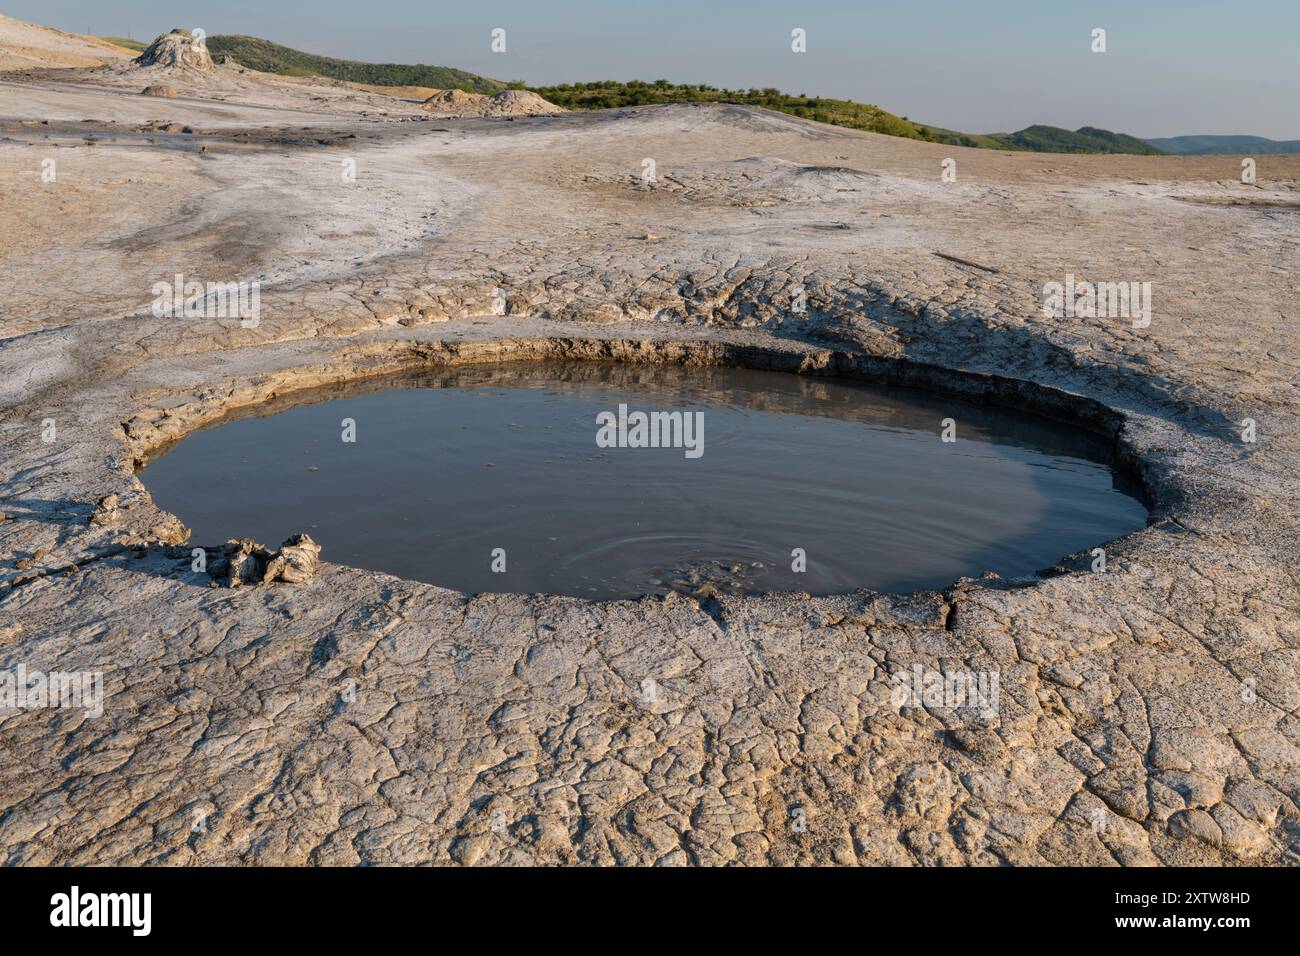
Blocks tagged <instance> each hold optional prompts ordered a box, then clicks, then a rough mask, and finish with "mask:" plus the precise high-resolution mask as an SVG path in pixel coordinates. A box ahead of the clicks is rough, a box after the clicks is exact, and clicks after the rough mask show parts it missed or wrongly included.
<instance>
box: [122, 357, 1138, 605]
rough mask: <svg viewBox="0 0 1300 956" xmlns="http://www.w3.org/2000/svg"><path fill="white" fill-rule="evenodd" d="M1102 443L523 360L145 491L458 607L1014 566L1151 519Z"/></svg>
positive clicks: (849, 388)
mask: <svg viewBox="0 0 1300 956" xmlns="http://www.w3.org/2000/svg"><path fill="white" fill-rule="evenodd" d="M620 405H625V406H627V409H628V411H629V412H635V411H638V410H640V411H645V412H654V411H660V412H673V411H678V412H683V413H686V414H687V415H693V413H696V412H699V413H701V416H700V417H699V418H696V419H694V420H695V421H700V422H702V425H703V431H702V435H703V441H702V444H701V445H699V446H697V447H699V448H701V449H702V454H700V455H699V457H692V456H691V455H688V451H689V449H687V448H684V447H659V448H654V447H648V448H633V447H603V448H602V447H599V446H598V443H597V433H598V431H599V426H598V423H597V416H598V415H599V414H600V413H602V412H612V413H615V414H617V411H618V408H619V406H620ZM945 418H952V419H953V420H954V421H955V423H956V434H957V441H955V442H951V443H945V442H943V441H942V440H941V438H940V432H941V430H942V424H941V423H942V421H943V420H944V419H945ZM345 419H351V420H352V421H354V422H355V439H356V440H355V441H354V442H348V441H344V440H343V439H344V431H345ZM685 420H686V418H685V416H683V421H685ZM692 437H698V436H691V435H689V433H687V434H685V435H683V438H692ZM1108 451H1109V443H1108V442H1107V441H1106V440H1105V439H1104V438H1102V437H1100V436H1097V435H1093V434H1091V433H1088V432H1084V431H1082V430H1079V429H1076V428H1073V427H1070V426H1066V425H1063V424H1060V423H1057V422H1053V421H1050V420H1047V419H1044V418H1040V417H1037V416H1033V415H1029V414H1024V413H1020V412H1016V411H1012V410H1008V409H1001V408H990V407H984V406H977V405H973V404H965V403H961V402H958V401H955V400H952V399H949V398H945V397H940V396H936V395H933V394H929V393H925V392H919V391H912V390H898V389H885V388H881V387H877V386H871V385H867V384H863V383H859V382H853V381H846V380H838V379H813V378H805V377H800V376H796V375H789V374H783V373H777V372H760V371H753V370H746V369H729V368H689V369H683V368H678V367H663V366H623V365H617V364H613V363H567V364H556V363H546V364H530V363H519V364H515V365H505V366H497V367H493V368H490V369H488V368H482V367H478V368H475V367H471V368H460V369H455V370H442V371H439V372H436V373H428V372H425V373H421V374H419V375H411V376H404V377H402V378H385V379H376V380H370V381H366V382H362V383H354V384H352V385H349V386H345V387H341V388H338V389H334V390H327V391H315V392H307V393H299V394H295V395H293V396H289V397H287V398H284V399H280V400H278V401H276V402H272V403H270V404H267V405H263V406H258V407H256V408H255V409H252V410H249V411H246V412H244V413H243V415H242V416H241V417H237V418H227V419H224V420H223V421H222V422H219V423H217V424H216V425H214V426H213V427H210V428H208V429H207V430H204V431H201V432H198V433H196V434H194V435H191V436H189V437H187V438H185V439H184V440H182V441H181V442H179V443H178V444H177V445H176V446H174V447H173V448H172V449H171V450H170V451H169V452H167V453H165V454H163V455H162V456H161V457H159V458H158V459H157V460H156V461H154V462H153V463H152V464H150V465H149V466H148V467H147V469H146V470H144V471H143V472H142V473H141V479H142V480H143V481H144V483H145V485H146V486H147V487H148V489H149V491H150V492H151V494H152V495H153V497H154V499H155V501H156V502H157V503H158V504H159V505H160V506H162V507H164V508H167V509H168V510H170V511H172V512H173V513H175V514H177V515H178V516H179V517H180V518H181V520H183V521H184V522H186V523H187V524H188V525H189V526H190V527H191V528H192V529H193V532H194V533H193V537H192V541H193V542H194V543H196V544H207V545H210V544H214V543H217V542H221V541H224V540H226V539H227V538H230V537H235V536H251V537H254V538H257V539H258V540H260V541H264V542H272V543H274V542H279V541H280V540H282V539H284V538H285V537H287V536H288V535H289V534H290V533H292V532H294V531H299V530H305V531H308V532H309V533H310V534H311V535H312V537H314V538H315V539H316V540H317V541H319V542H320V543H321V545H322V546H323V549H324V554H325V556H327V557H328V558H329V559H331V560H333V561H337V562H342V563H347V564H352V565H354V566H358V567H363V568H369V569H373V570H380V571H387V572H391V573H393V574H397V575H401V576H402V577H406V578H412V579H416V580H420V581H426V582H429V583H432V584H437V585H442V586H444V587H449V588H455V589H458V590H462V591H467V592H482V591H510V592H522V593H530V592H551V593H559V594H570V595H576V596H580V597H588V598H598V599H605V598H621V597H635V596H639V595H642V594H646V593H663V592H664V591H666V590H669V589H674V590H681V591H687V592H691V593H708V592H709V590H710V589H717V590H723V591H728V592H733V593H760V592H765V591H808V592H811V593H814V594H826V593H834V592H844V591H852V590H855V589H858V588H871V589H874V590H879V591H907V590H914V589H919V588H934V587H943V586H945V585H948V584H950V583H952V581H954V580H955V579H956V578H958V577H959V576H961V575H978V574H980V573H981V572H983V571H985V570H993V571H996V572H997V573H999V574H1001V575H1003V576H1004V577H1013V576H1019V575H1024V574H1028V573H1032V572H1034V571H1036V570H1038V569H1041V568H1044V567H1046V566H1048V565H1051V564H1053V563H1054V562H1056V561H1057V560H1058V559H1060V558H1061V557H1062V556H1064V555H1066V554H1070V553H1073V552H1077V551H1080V550H1082V549H1086V548H1090V547H1092V546H1094V545H1098V544H1101V543H1103V542H1105V541H1107V540H1109V539H1111V538H1114V537H1117V536H1119V535H1123V534H1126V533H1128V532H1131V531H1134V530H1136V529H1138V528H1141V527H1142V526H1143V524H1144V521H1145V517H1146V510H1145V508H1144V507H1143V505H1142V504H1141V503H1140V502H1139V501H1138V500H1137V498H1136V497H1135V496H1134V489H1133V488H1132V487H1131V486H1130V485H1129V484H1127V483H1126V482H1125V481H1124V479H1123V478H1122V476H1117V475H1116V474H1115V473H1114V472H1113V471H1112V470H1111V468H1110V467H1109V456H1108ZM797 548H798V549H803V552H804V553H805V554H806V571H803V572H796V571H795V570H793V565H794V564H795V556H794V555H793V552H794V549H797ZM496 549H503V550H504V552H505V559H504V565H505V570H504V572H501V571H494V570H493V565H494V551H495V550H496ZM495 564H496V566H497V567H500V565H501V560H500V556H499V553H498V554H497V555H496V560H495Z"/></svg>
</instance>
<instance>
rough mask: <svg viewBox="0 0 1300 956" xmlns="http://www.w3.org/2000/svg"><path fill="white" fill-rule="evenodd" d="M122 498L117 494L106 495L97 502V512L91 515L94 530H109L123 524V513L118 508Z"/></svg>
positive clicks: (91, 524)
mask: <svg viewBox="0 0 1300 956" xmlns="http://www.w3.org/2000/svg"><path fill="white" fill-rule="evenodd" d="M120 500H121V498H120V497H119V496H118V495H116V494H108V495H104V496H103V497H102V498H100V499H99V500H98V501H96V502H95V510H94V511H93V512H92V513H91V515H90V526H91V527H92V528H107V527H109V526H111V525H115V524H118V523H120V522H121V520H122V512H121V509H119V508H118V502H119V501H120Z"/></svg>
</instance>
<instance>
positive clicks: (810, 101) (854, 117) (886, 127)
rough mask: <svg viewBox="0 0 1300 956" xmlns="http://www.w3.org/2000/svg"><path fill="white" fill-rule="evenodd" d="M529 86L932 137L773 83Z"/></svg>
mask: <svg viewBox="0 0 1300 956" xmlns="http://www.w3.org/2000/svg"><path fill="white" fill-rule="evenodd" d="M529 89H530V90H532V91H533V92H534V93H536V94H537V95H538V96H541V97H544V98H545V99H548V100H550V101H551V102H552V103H554V104H555V105H556V106H563V107H565V108H566V109H571V110H602V109H611V108H614V107H627V106H649V105H652V104H659V103H743V104H745V105H747V106H763V107H766V108H767V109H770V110H778V111H779V112H782V113H789V114H790V115H792V116H800V117H803V118H804V119H810V120H816V121H817V122H819V123H831V124H833V125H835V126H847V127H849V128H850V129H862V130H868V131H870V132H873V133H886V134H888V135H889V136H905V137H907V138H908V139H931V137H930V136H927V135H926V134H925V128H924V127H922V126H921V125H919V124H917V123H913V122H911V121H910V120H907V119H905V118H904V117H900V116H895V115H894V114H893V113H889V112H886V111H885V110H882V109H881V108H880V107H878V106H872V105H870V104H868V103H855V102H853V101H852V100H833V99H827V98H826V97H822V96H804V95H802V94H801V95H799V96H792V95H790V94H789V93H782V92H781V91H780V90H776V89H773V88H771V87H768V88H766V89H761V90H758V89H751V90H726V89H719V88H718V87H715V86H708V85H706V84H703V83H696V84H680V83H669V82H668V81H667V80H655V81H654V82H653V83H647V82H646V81H644V80H632V81H631V82H628V83H620V82H617V81H615V80H599V81H596V82H594V83H561V84H560V85H558V86H532V87H529Z"/></svg>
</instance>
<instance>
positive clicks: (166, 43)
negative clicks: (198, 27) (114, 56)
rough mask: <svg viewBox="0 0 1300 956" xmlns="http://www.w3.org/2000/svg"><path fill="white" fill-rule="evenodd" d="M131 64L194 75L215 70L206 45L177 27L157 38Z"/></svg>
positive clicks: (187, 31) (188, 32)
mask: <svg viewBox="0 0 1300 956" xmlns="http://www.w3.org/2000/svg"><path fill="white" fill-rule="evenodd" d="M131 62H132V63H133V64H134V65H135V66H137V67H163V68H165V69H169V70H186V71H190V72H195V73H211V72H212V71H213V70H215V69H216V67H215V66H214V65H213V63H212V56H211V55H210V54H209V53H208V48H207V45H206V44H205V43H204V42H203V41H202V40H201V39H200V38H198V37H196V36H195V35H194V34H192V33H190V31H189V30H182V29H180V28H179V27H178V28H177V29H175V30H173V31H172V32H171V33H164V34H163V35H162V36H160V37H158V39H156V40H154V41H153V42H152V43H150V44H149V48H148V49H146V50H145V51H144V52H143V53H141V54H140V55H139V56H138V57H136V58H135V59H134V60H132V61H131Z"/></svg>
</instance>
